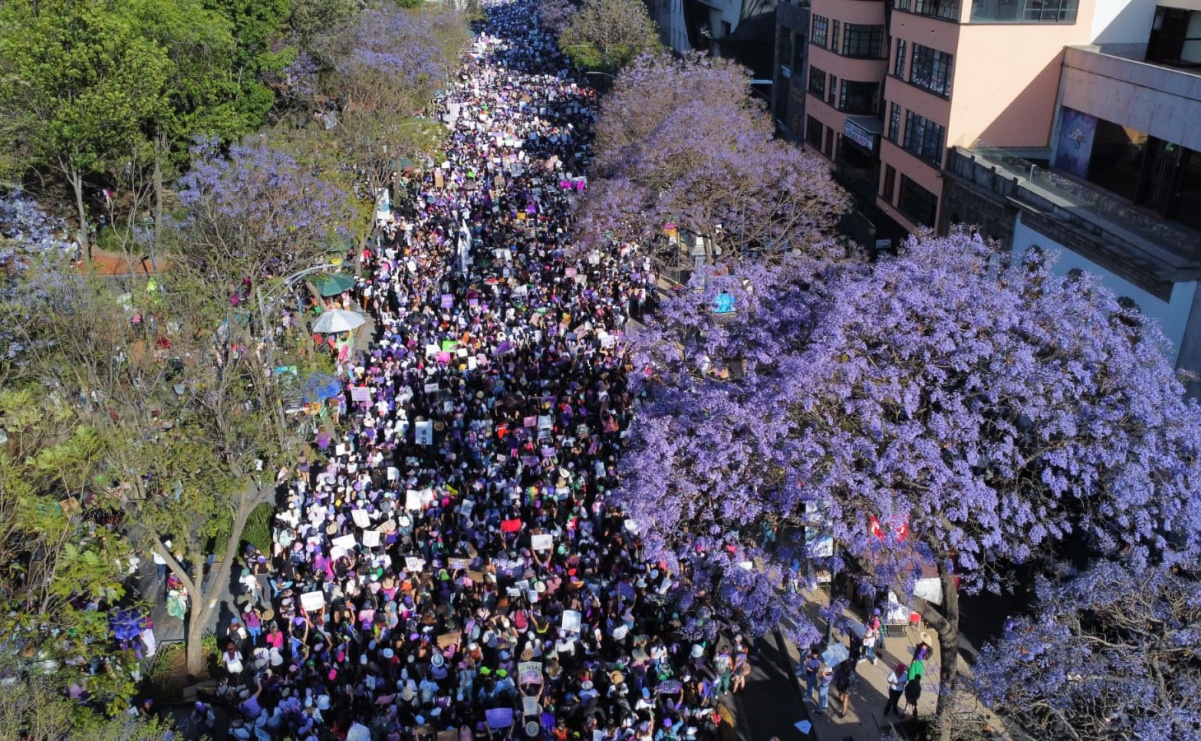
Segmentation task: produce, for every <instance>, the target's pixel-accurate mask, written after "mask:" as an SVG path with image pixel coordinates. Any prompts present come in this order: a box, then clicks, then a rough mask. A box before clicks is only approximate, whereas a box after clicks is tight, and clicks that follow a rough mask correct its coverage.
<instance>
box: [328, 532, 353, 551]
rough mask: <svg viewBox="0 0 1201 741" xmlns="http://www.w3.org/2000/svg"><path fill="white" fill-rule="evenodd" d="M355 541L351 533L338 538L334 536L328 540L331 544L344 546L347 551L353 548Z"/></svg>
mask: <svg viewBox="0 0 1201 741" xmlns="http://www.w3.org/2000/svg"><path fill="white" fill-rule="evenodd" d="M357 543H358V541H356V540H355V537H354V536H353V535H343V536H342V537H340V538H334V539H333V540H331V541H330V544H331V545H336V546H338V547H339V548H345V549H346V550H348V551H349V550H351V549H352V548H354V547H355V545H357Z"/></svg>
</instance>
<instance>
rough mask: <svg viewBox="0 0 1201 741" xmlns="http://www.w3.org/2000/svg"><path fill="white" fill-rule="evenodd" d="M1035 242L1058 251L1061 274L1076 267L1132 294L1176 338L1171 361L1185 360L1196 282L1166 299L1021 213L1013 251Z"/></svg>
mask: <svg viewBox="0 0 1201 741" xmlns="http://www.w3.org/2000/svg"><path fill="white" fill-rule="evenodd" d="M1034 245H1038V246H1039V247H1041V248H1043V250H1045V251H1048V252H1055V253H1056V254H1057V257H1058V260H1057V261H1056V263H1055V266H1054V271H1055V272H1056V273H1057V274H1059V275H1066V274H1067V273H1068V271H1070V270H1072V269H1073V268H1078V269H1080V270H1084V271H1087V272H1089V273H1091V274H1093V275H1094V276H1096V277H1097V278H1098V279H1099V282H1100V283H1101V284H1102V285H1104V286H1105V287H1106V288H1108V289H1109V290H1111V291H1113V292H1114V294H1115V295H1117V296H1128V297H1130V298H1131V299H1133V300H1134V302H1135V303H1137V304H1138V306H1139V309H1140V310H1141V311H1142V313H1143V314H1144V315H1146V316H1148V317H1151V318H1153V319H1155V320H1156V321H1158V322H1159V324H1160V327H1161V328H1162V329H1163V333H1164V335H1165V336H1167V338H1168V339H1169V340H1171V341H1172V348H1171V354H1170V360H1171V362H1173V363H1177V361H1178V359H1181V358H1180V349H1181V345H1182V343H1183V342H1184V340H1185V336H1186V333H1187V330H1188V329H1189V327H1190V323H1189V316H1190V314H1191V313H1192V311H1193V305H1194V301H1195V300H1196V299H1198V298H1201V296H1198V294H1197V283H1196V282H1195V281H1194V282H1189V283H1177V284H1175V285H1174V286H1173V287H1172V295H1171V300H1170V301H1164V300H1162V299H1160V298H1157V297H1156V296H1154V295H1152V294H1150V293H1148V292H1146V291H1144V290H1143V289H1141V288H1139V287H1138V286H1136V285H1134V284H1132V283H1130V282H1129V281H1126V280H1125V279H1123V278H1122V277H1120V276H1118V275H1115V274H1114V273H1112V272H1110V271H1108V270H1106V269H1104V268H1102V267H1100V266H1099V265H1097V264H1096V263H1094V262H1091V261H1090V260H1088V259H1087V258H1085V257H1083V256H1082V255H1079V254H1077V253H1075V252H1073V251H1072V250H1071V249H1069V248H1067V247H1065V246H1064V245H1062V244H1060V243H1059V242H1056V241H1055V240H1053V239H1051V238H1050V237H1048V236H1046V235H1044V234H1042V233H1040V232H1038V231H1035V230H1034V229H1032V228H1031V227H1030V226H1028V225H1027V224H1025V223H1023V221H1022V217H1021V215H1020V214H1019V215H1018V218H1017V221H1016V223H1015V225H1014V230H1013V254H1014V255H1021V254H1023V253H1024V252H1025V251H1026V250H1028V249H1029V248H1030V247H1031V246H1034ZM1192 326H1193V327H1194V332H1195V331H1196V329H1197V325H1196V324H1193V325H1192Z"/></svg>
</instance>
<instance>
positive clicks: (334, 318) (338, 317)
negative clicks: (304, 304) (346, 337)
mask: <svg viewBox="0 0 1201 741" xmlns="http://www.w3.org/2000/svg"><path fill="white" fill-rule="evenodd" d="M366 321H367V320H366V319H364V318H363V315H362V314H356V313H354V312H353V311H344V310H342V309H333V310H331V311H327V312H325V313H324V314H322V315H321V316H319V317H317V321H315V322H313V331H314V332H321V333H322V334H338V333H339V332H349V331H351V330H352V329H356V328H358V327H361V326H363V324H364V323H366Z"/></svg>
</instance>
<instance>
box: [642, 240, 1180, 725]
mask: <svg viewBox="0 0 1201 741" xmlns="http://www.w3.org/2000/svg"><path fill="white" fill-rule="evenodd" d="M794 273H795V274H796V275H797V276H798V277H797V278H789V276H788V275H787V274H784V275H783V276H780V275H779V274H778V273H776V274H774V275H769V274H765V273H764V268H762V267H744V266H739V267H736V268H733V269H731V270H730V271H729V275H728V276H718V275H712V274H703V275H699V276H696V277H694V278H693V284H692V285H691V286H690V287H689V288H688V289H686V290H684V291H682V292H681V293H680V295H679V297H676V298H672V299H669V300H668V301H666V302H665V308H664V311H663V312H662V316H661V317H660V318H656V319H654V320H652V321H651V322H650V329H649V331H648V332H647V333H646V335H645V336H644V339H638V340H636V343H637V346H638V347H639V348H640V349H641V355H640V366H641V367H643V368H646V369H647V373H649V374H650V376H649V378H648V380H647V382H646V384H645V388H646V390H647V392H648V394H649V400H648V403H647V405H646V407H645V410H644V412H643V414H642V415H641V417H640V420H639V421H638V423H637V424H636V425H635V426H634V428H633V432H632V437H633V441H634V445H633V451H632V452H631V454H630V455H629V456H627V457H626V459H625V462H624V464H623V465H624V471H625V476H626V478H625V480H624V487H623V498H624V501H625V502H626V503H627V504H628V505H629V506H630V508H631V510H632V511H633V512H634V513H635V514H636V515H637V517H638V519H639V520H640V521H641V522H643V523H645V525H646V526H647V530H648V532H647V542H648V545H649V547H650V548H651V550H652V555H653V557H659V558H665V559H668V560H670V561H671V562H673V563H680V564H681V565H687V567H688V568H689V569H691V570H692V571H693V572H694V573H695V574H696V575H697V580H698V582H699V583H700V584H701V585H703V587H704V588H709V587H711V586H712V587H714V588H716V589H717V591H718V593H719V594H720V595H722V596H723V597H724V599H725V600H726V602H727V604H728V605H729V606H731V607H732V608H734V609H736V610H738V611H741V612H743V613H744V614H745V617H746V619H747V620H748V621H749V622H751V623H754V624H756V625H757V626H759V627H760V628H767V627H770V626H774V625H775V623H776V621H777V620H778V618H779V617H780V616H781V615H782V614H784V613H789V612H790V613H792V615H793V617H794V618H796V619H797V620H798V622H799V623H800V624H801V625H802V626H805V625H806V623H805V620H804V619H803V617H802V616H801V615H800V614H799V607H800V598H797V601H795V602H793V603H789V602H788V601H787V600H784V599H781V598H780V596H779V595H778V594H777V593H776V590H775V587H776V586H778V584H779V577H780V573H781V571H782V570H783V569H785V568H787V567H788V565H789V564H790V563H791V562H792V561H793V560H804V559H805V557H806V556H807V555H808V554H807V553H806V550H805V548H804V547H803V546H802V545H801V542H802V541H801V540H800V539H799V538H798V539H795V540H790V541H788V542H784V541H785V539H781V545H780V546H778V547H771V548H765V547H763V543H762V541H761V540H760V539H759V537H758V535H759V532H760V531H759V527H760V526H761V525H762V523H763V522H765V521H766V522H768V523H771V524H773V525H775V526H776V527H778V528H780V529H782V530H790V529H791V530H793V531H796V530H800V529H802V528H808V529H810V530H811V531H817V532H821V533H823V534H826V535H829V536H832V537H833V538H834V539H835V541H836V542H837V543H839V544H840V546H841V547H842V549H843V551H842V552H843V553H845V554H846V555H847V557H849V558H850V559H852V560H854V561H855V562H856V563H857V565H858V566H859V567H860V568H861V569H863V570H864V571H866V572H867V573H868V574H869V575H870V576H871V577H872V578H873V579H874V580H875V581H876V583H878V584H882V585H886V586H894V587H896V588H897V589H898V591H899V592H901V593H911V592H912V585H913V580H914V578H915V576H916V574H917V573H918V570H919V569H920V568H921V567H922V565H923V564H929V565H932V566H934V567H935V568H937V570H938V572H939V576H940V583H941V585H942V589H943V600H942V604H941V605H931V604H926V603H925V602H924V601H922V600H920V599H919V600H917V603H918V604H919V606H921V608H922V614H923V617H925V618H926V620H927V622H928V623H929V624H930V625H931V627H933V628H934V629H935V631H936V632H937V634H938V636H939V639H940V641H941V643H942V648H943V652H944V655H957V645H958V603H957V600H958V591H959V589H960V588H963V589H967V590H978V589H992V590H998V589H1001V588H1002V578H1003V576H1004V574H1005V569H1006V567H1007V566H1011V565H1013V564H1018V563H1031V562H1034V561H1037V559H1039V558H1040V557H1042V556H1043V555H1045V554H1046V553H1048V552H1049V551H1050V550H1051V549H1052V548H1053V546H1054V545H1055V544H1056V543H1058V542H1061V541H1064V540H1065V539H1068V538H1082V539H1084V540H1085V541H1086V542H1087V544H1088V545H1089V547H1091V548H1092V549H1094V550H1096V551H1100V552H1108V553H1115V554H1120V557H1121V558H1123V559H1125V560H1126V561H1127V562H1129V563H1131V564H1132V565H1134V566H1135V567H1136V568H1142V567H1144V566H1146V565H1149V564H1154V563H1167V564H1171V563H1177V562H1187V561H1188V559H1190V558H1192V557H1193V556H1194V555H1195V554H1196V553H1197V551H1198V538H1201V534H1199V533H1201V530H1199V528H1198V526H1199V525H1201V522H1198V518H1199V517H1201V506H1199V505H1201V502H1199V501H1198V497H1199V495H1201V487H1199V486H1198V481H1201V455H1199V453H1201V412H1199V410H1198V407H1197V405H1196V403H1195V402H1192V401H1187V400H1186V399H1185V398H1184V396H1183V388H1182V386H1181V384H1180V382H1179V381H1178V380H1177V378H1176V377H1175V375H1174V372H1173V370H1172V368H1171V366H1170V364H1169V363H1168V361H1167V355H1166V353H1165V349H1164V348H1165V346H1164V339H1163V337H1162V334H1161V333H1160V331H1159V329H1158V327H1157V326H1155V325H1154V323H1153V322H1151V321H1149V320H1146V319H1144V318H1142V317H1140V316H1138V315H1137V314H1136V313H1135V312H1133V311H1132V310H1130V309H1127V308H1124V307H1123V306H1122V305H1121V304H1119V302H1118V301H1117V300H1116V299H1115V298H1114V297H1113V296H1112V295H1111V294H1109V293H1108V292H1107V291H1106V290H1105V289H1103V288H1102V287H1100V286H1098V285H1097V284H1096V283H1095V282H1093V281H1092V280H1091V279H1090V278H1088V277H1087V276H1083V275H1080V276H1073V277H1071V278H1060V277H1056V276H1054V275H1053V274H1052V273H1051V272H1050V271H1049V270H1048V268H1047V266H1046V265H1045V264H1044V261H1043V259H1042V257H1041V256H1037V255H1030V256H1027V258H1026V259H1025V260H1022V261H1019V262H1018V263H1017V264H1013V265H1007V264H1004V262H1003V261H1002V259H1001V255H1000V254H999V253H997V252H995V251H993V250H992V249H990V248H989V247H987V246H986V245H984V244H982V243H980V242H978V241H976V240H973V239H971V238H969V237H967V236H964V235H957V236H952V237H947V238H940V239H936V238H926V239H920V240H914V241H911V242H910V243H909V244H908V245H907V246H906V247H905V248H904V250H903V251H902V254H901V255H900V256H899V257H897V258H893V259H887V258H886V259H884V260H882V261H881V262H879V263H878V264H875V265H873V266H850V267H847V268H845V269H842V270H839V271H836V273H835V274H834V275H832V276H829V277H827V278H825V279H823V280H818V281H814V282H809V280H808V277H807V276H806V275H805V273H804V272H803V271H794ZM810 274H812V273H810ZM694 291H698V293H693V292H694ZM723 293H724V294H726V295H727V296H730V297H732V299H733V305H734V307H735V310H734V312H733V315H732V316H723V315H718V314H713V313H712V311H709V312H704V308H703V307H705V306H714V305H715V302H716V301H717V298H718V296H720V295H721V294H723ZM698 312H704V313H703V314H701V316H702V317H703V318H700V319H696V318H693V319H689V318H688V317H689V316H691V317H696V316H697V315H698ZM705 314H707V316H706V315H705ZM673 333H674V336H675V337H677V338H678V339H677V341H676V342H674V343H671V342H667V341H665V339H668V338H670V337H672V336H673ZM735 361H737V364H738V365H740V366H741V370H740V371H739V372H723V371H724V370H725V369H726V368H728V367H729V366H731V365H733V364H735ZM661 369H662V370H661ZM768 410H770V411H768ZM815 513H821V514H820V515H818V514H815ZM873 519H874V520H875V521H876V522H877V523H879V525H880V526H879V527H873V525H872V521H873ZM902 528H904V530H903V531H902ZM873 531H877V532H873ZM897 532H905V533H906V534H905V536H904V537H897V536H896V535H895V533H897ZM759 564H761V565H762V566H756V567H755V568H747V567H748V566H751V565H759ZM816 635H817V634H816V632H814V631H812V629H810V630H802V631H800V634H799V635H798V636H797V637H798V638H799V639H801V641H802V643H807V642H811V641H813V640H814V639H815V638H816ZM955 672H956V662H954V661H949V660H948V661H944V662H943V676H942V684H943V687H942V688H941V690H940V696H939V697H940V708H941V707H942V704H943V701H944V698H946V699H948V700H949V697H950V694H951V690H952V689H953V688H954V685H955V678H956V673H955Z"/></svg>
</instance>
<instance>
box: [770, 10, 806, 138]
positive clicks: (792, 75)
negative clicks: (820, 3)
mask: <svg viewBox="0 0 1201 741" xmlns="http://www.w3.org/2000/svg"><path fill="white" fill-rule="evenodd" d="M809 13H810V4H809V0H781V2H780V3H779V4H778V5H777V6H776V63H775V67H774V72H773V74H772V87H771V91H772V96H771V97H772V101H771V113H772V118H773V119H775V122H776V129H777V130H778V131H779V132H780V133H781V134H783V136H784V138H786V139H788V140H789V141H794V142H798V143H799V142H800V141H801V137H802V136H803V135H804V131H805V91H806V90H807V89H808V65H807V63H806V55H807V54H808V51H809V50H808V43H807V41H808V38H809Z"/></svg>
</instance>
